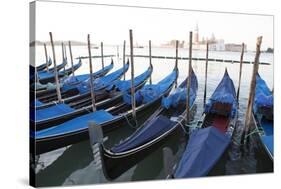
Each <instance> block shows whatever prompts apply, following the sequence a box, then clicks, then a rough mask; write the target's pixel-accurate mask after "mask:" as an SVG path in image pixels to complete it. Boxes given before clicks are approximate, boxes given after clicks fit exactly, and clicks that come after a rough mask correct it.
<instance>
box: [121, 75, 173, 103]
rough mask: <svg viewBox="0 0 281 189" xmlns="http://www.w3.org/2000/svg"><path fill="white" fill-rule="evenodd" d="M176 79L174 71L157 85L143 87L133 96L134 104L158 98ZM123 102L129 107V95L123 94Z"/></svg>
mask: <svg viewBox="0 0 281 189" xmlns="http://www.w3.org/2000/svg"><path fill="white" fill-rule="evenodd" d="M176 79H177V71H176V70H174V71H173V72H172V73H171V74H169V75H168V76H167V77H165V78H164V79H163V80H161V81H160V82H158V83H157V84H152V85H145V86H144V87H143V88H142V89H140V90H138V91H137V92H136V94H135V99H136V103H138V104H140V103H148V102H151V101H153V100H156V99H157V98H159V97H160V96H161V95H163V93H164V92H165V91H166V90H167V89H168V88H169V87H170V86H171V85H172V84H173V83H174V82H175V80H176ZM123 100H124V102H126V103H127V104H128V105H131V95H130V94H128V93H125V94H124V95H123Z"/></svg>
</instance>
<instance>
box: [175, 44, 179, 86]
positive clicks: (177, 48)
mask: <svg viewBox="0 0 281 189" xmlns="http://www.w3.org/2000/svg"><path fill="white" fill-rule="evenodd" d="M178 56H179V41H178V40H176V62H175V63H176V68H177V67H178ZM175 87H176V88H177V87H178V78H177V79H176V83H175Z"/></svg>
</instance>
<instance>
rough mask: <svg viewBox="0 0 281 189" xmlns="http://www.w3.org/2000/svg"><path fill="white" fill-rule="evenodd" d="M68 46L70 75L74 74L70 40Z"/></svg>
mask: <svg viewBox="0 0 281 189" xmlns="http://www.w3.org/2000/svg"><path fill="white" fill-rule="evenodd" d="M68 47H69V55H70V61H71V70H72V75H73V76H75V74H74V67H73V56H72V50H71V41H68ZM79 61H80V60H79Z"/></svg>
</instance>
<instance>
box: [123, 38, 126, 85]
mask: <svg viewBox="0 0 281 189" xmlns="http://www.w3.org/2000/svg"><path fill="white" fill-rule="evenodd" d="M125 64H126V40H124V43H123V69H124V74H123V75H124V80H125V79H126V73H125Z"/></svg>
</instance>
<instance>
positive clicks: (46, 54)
mask: <svg viewBox="0 0 281 189" xmlns="http://www.w3.org/2000/svg"><path fill="white" fill-rule="evenodd" d="M44 49H45V58H46V68H47V72H49V65H48V64H49V61H48V53H47V47H46V43H44Z"/></svg>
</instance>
